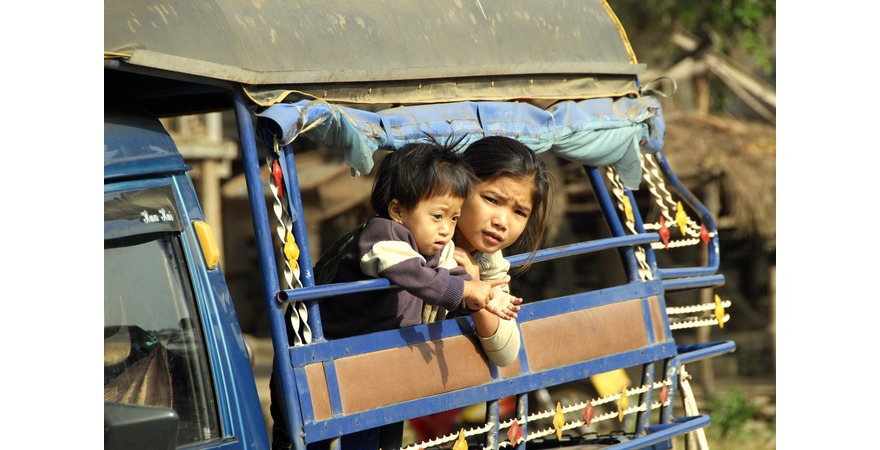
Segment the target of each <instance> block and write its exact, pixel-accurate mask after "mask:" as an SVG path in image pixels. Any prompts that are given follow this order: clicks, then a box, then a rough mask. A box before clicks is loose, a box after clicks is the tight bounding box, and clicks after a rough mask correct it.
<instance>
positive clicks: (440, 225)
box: [400, 195, 464, 256]
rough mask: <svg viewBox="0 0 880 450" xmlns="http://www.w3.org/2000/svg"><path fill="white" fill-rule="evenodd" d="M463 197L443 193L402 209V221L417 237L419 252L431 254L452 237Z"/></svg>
mask: <svg viewBox="0 0 880 450" xmlns="http://www.w3.org/2000/svg"><path fill="white" fill-rule="evenodd" d="M462 203H464V199H463V198H458V197H452V196H449V195H443V196H438V197H432V198H429V199H426V200H422V201H421V202H419V204H418V205H416V206H415V208H413V209H411V210H407V209H402V210H401V211H400V222H401V223H402V224H403V226H405V227H406V229H407V230H409V231H410V232H411V233H412V235H413V237H414V238H415V239H416V245H418V247H419V253H421V254H422V255H425V256H431V255H433V254H435V253H437V252H439V251H440V250H443V247H444V246H446V244H447V243H449V241H450V240H451V239H452V236H453V234H455V224H456V223H457V222H458V218H459V216H461V205H462Z"/></svg>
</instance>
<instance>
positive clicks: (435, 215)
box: [434, 214, 443, 220]
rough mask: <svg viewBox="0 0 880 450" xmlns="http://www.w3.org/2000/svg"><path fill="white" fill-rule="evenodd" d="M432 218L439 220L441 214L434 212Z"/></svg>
mask: <svg viewBox="0 0 880 450" xmlns="http://www.w3.org/2000/svg"><path fill="white" fill-rule="evenodd" d="M434 218H435V219H437V220H440V219H442V218H443V214H434Z"/></svg>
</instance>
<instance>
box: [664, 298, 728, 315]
mask: <svg viewBox="0 0 880 450" xmlns="http://www.w3.org/2000/svg"><path fill="white" fill-rule="evenodd" d="M730 305H731V303H730V300H722V301H721V306H723V307H725V308H730ZM714 309H715V304H714V303H703V304H700V305H690V306H668V307H666V315H668V316H672V315H676V314H691V313H695V312H700V311H712V310H714Z"/></svg>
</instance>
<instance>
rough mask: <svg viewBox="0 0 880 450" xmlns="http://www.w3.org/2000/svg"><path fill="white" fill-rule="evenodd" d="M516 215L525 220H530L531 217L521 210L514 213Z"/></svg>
mask: <svg viewBox="0 0 880 450" xmlns="http://www.w3.org/2000/svg"><path fill="white" fill-rule="evenodd" d="M514 213H515V214H517V215H520V216H523V217H525V218H526V219H528V218H529V215H528V214H526V213H525V212H523V211H520V210H516V211H514Z"/></svg>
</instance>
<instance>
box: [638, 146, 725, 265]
mask: <svg viewBox="0 0 880 450" xmlns="http://www.w3.org/2000/svg"><path fill="white" fill-rule="evenodd" d="M654 159H656V160H657V165H658V166H659V167H660V171H661V172H663V176H664V177H666V185H667V186H671V187H672V189H673V190H674V191H676V192H677V193H678V194H679V195H680V196H682V197H683V198H684V201H685V203H687V204H688V205H689V206H690V207H692V208H694V209H696V210H697V211H698V212H699V213H700V220H701V221H702V222H703V225H705V226H706V229H707V230H708V231H709V232H710V233H714V236H712V238H711V239H710V241H709V261H708V263H707V264H706V266H705V267H689V268H683V269H658V270H657V274H658V275H659V276H660V278H683V277H698V276H705V275H712V274H714V273H715V272H717V271H718V267H719V266H720V264H721V258H720V254H719V246H718V229H717V227H716V226H715V219H714V218H713V217H712V214H710V213H709V210H708V209H706V207H705V206H703V203H702V202H700V200H699V199H698V198H697V197H696V196H695V195H694V194H693V193H691V191H689V190H688V189H687V188H686V187H684V186H683V185H682V184H681V181H679V180H678V177H676V176H675V174H674V173H673V172H672V169H671V168H670V167H669V162H667V161H666V156H665V155H664V154H663V151H662V150H661V151H658V152H657V153H654Z"/></svg>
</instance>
